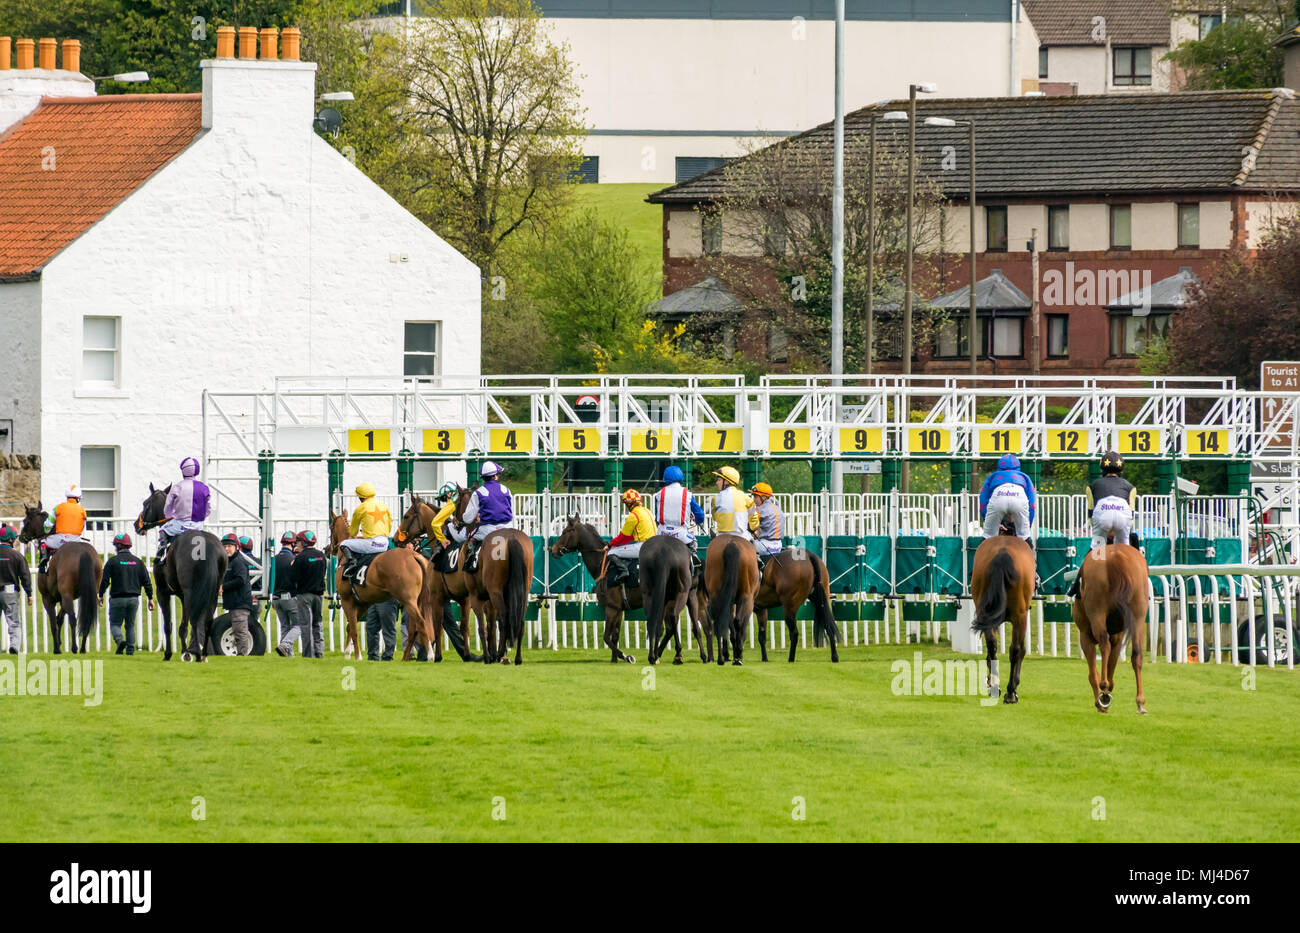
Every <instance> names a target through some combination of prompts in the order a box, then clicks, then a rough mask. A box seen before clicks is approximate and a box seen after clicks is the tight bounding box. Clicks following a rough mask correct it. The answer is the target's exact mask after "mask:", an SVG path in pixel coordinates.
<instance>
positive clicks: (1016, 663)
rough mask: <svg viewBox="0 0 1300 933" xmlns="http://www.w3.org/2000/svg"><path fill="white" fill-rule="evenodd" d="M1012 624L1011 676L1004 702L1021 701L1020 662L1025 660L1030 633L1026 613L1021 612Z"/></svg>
mask: <svg viewBox="0 0 1300 933" xmlns="http://www.w3.org/2000/svg"><path fill="white" fill-rule="evenodd" d="M1016 618H1017V621H1016V622H1015V623H1014V624H1013V625H1012V626H1011V650H1010V652H1009V653H1010V655H1011V677H1010V679H1009V680H1008V681H1007V693H1006V696H1004V697H1003V698H1002V702H1003V703H1018V702H1020V664H1021V662H1023V661H1024V660H1025V653H1026V651H1027V649H1026V647H1025V638H1026V635H1027V634H1028V629H1029V620H1028V617H1027V615H1026V614H1023V613H1022V614H1020V615H1018V616H1017V617H1016Z"/></svg>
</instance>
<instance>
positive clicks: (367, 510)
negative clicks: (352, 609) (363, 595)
mask: <svg viewBox="0 0 1300 933" xmlns="http://www.w3.org/2000/svg"><path fill="white" fill-rule="evenodd" d="M356 494H357V498H358V499H360V500H361V504H360V505H358V506H357V507H356V510H355V511H354V512H353V513H352V523H351V525H350V526H349V528H348V532H349V534H351V536H352V537H350V538H348V539H347V540H345V541H343V542H341V543H340V544H339V547H340V548H343V549H344V550H346V551H347V552H348V553H349V554H350V555H351V556H352V560H350V561H348V562H347V564H346V565H345V567H344V568H343V579H345V580H349V581H352V580H357V573H358V572H359V571H360V570H361V569H362V568H363V567H365V566H367V565H368V564H369V563H370V561H372V560H373V559H374V557H375V555H376V554H382V553H383V552H384V551H386V550H388V536H389V535H390V534H392V531H393V515H392V513H391V512H389V511H388V506H386V505H384V504H383V503H382V502H380V501H379V500H378V499H377V498H375V487H374V486H372V485H370V483H362V484H361V485H360V486H358V487H357V488H356ZM357 582H358V583H362V582H364V578H362V579H361V580H357Z"/></svg>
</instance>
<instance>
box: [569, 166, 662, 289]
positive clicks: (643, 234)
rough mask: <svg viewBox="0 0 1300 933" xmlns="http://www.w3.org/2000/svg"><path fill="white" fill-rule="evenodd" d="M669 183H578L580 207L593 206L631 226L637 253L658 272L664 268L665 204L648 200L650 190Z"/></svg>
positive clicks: (600, 213)
mask: <svg viewBox="0 0 1300 933" xmlns="http://www.w3.org/2000/svg"><path fill="white" fill-rule="evenodd" d="M666 187H668V186H667V185H662V184H657V185H631V184H622V185H577V186H575V187H574V191H575V193H576V196H577V197H576V204H577V206H578V208H579V209H582V208H591V209H593V210H595V211H596V213H597V215H598V216H599V217H600V218H601V219H602V220H605V221H607V222H608V223H611V224H614V225H615V226H617V227H621V228H623V229H625V230H627V232H628V235H629V236H630V237H631V238H632V243H633V244H634V245H635V246H636V250H637V255H638V256H639V257H640V258H641V260H642V261H643V262H644V263H645V264H646V266H647V267H648V268H649V269H650V270H651V271H653V272H654V273H656V274H658V273H659V272H661V270H662V269H663V255H664V253H663V246H664V244H663V217H664V214H663V208H662V207H661V206H660V205H658V204H647V203H646V202H645V198H646V195H647V194H650V193H651V192H654V191H662V190H663V189H664V188H666Z"/></svg>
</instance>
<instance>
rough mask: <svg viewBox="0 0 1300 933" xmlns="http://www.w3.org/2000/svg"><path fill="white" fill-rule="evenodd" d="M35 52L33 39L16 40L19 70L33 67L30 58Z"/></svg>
mask: <svg viewBox="0 0 1300 933" xmlns="http://www.w3.org/2000/svg"><path fill="white" fill-rule="evenodd" d="M35 51H36V40H35V39H19V40H18V67H19V69H20V70H21V69H24V68H31V67H33V65H32V56H33V54H34V53H35Z"/></svg>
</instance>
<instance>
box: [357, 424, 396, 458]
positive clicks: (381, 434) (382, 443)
mask: <svg viewBox="0 0 1300 933" xmlns="http://www.w3.org/2000/svg"><path fill="white" fill-rule="evenodd" d="M389 435H390V432H389V430H388V428H349V429H348V453H350V454H386V453H389V452H390V451H391V450H392V442H391V441H390V440H389Z"/></svg>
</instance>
